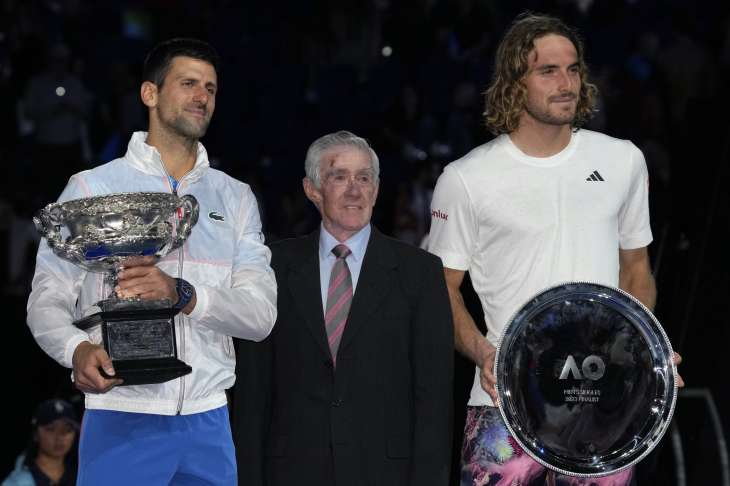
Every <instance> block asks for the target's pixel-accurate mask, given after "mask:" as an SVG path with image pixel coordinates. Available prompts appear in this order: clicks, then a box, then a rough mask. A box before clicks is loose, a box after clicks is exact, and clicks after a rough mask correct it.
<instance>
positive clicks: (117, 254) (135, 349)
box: [33, 192, 198, 385]
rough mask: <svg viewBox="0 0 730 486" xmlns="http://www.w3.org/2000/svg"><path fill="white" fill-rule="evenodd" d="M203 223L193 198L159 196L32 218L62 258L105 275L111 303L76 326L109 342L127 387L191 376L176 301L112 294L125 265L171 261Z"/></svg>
mask: <svg viewBox="0 0 730 486" xmlns="http://www.w3.org/2000/svg"><path fill="white" fill-rule="evenodd" d="M197 221H198V202H197V200H196V199H195V198H194V197H193V196H190V195H185V196H182V197H178V196H177V195H175V194H167V193H152V192H150V193H120V194H110V195H105V196H96V197H89V198H83V199H75V200H72V201H67V202H64V203H52V204H49V205H48V206H46V207H45V208H43V209H41V210H40V211H39V212H38V214H37V215H36V216H35V217H34V218H33V222H34V223H35V226H36V228H37V230H38V232H39V233H40V234H41V236H43V237H44V238H46V241H47V242H48V246H49V247H50V248H51V249H52V250H53V252H54V253H55V254H56V255H57V256H58V257H60V258H63V259H65V260H68V261H70V262H72V263H74V264H75V265H78V266H80V267H82V268H84V269H85V270H88V271H90V272H99V273H104V274H105V278H104V284H105V288H108V289H109V291H108V293H107V295H109V297H108V298H107V299H104V300H102V301H99V302H97V303H96V304H95V305H94V306H92V308H90V309H86V310H85V312H84V315H85V317H84V318H82V319H79V320H77V321H75V322H74V325H75V326H76V327H78V328H79V329H82V330H85V331H87V332H88V333H89V335H90V340H91V341H92V342H94V343H96V344H103V346H104V349H105V350H106V352H107V353H108V354H109V357H110V358H111V359H112V362H113V364H114V369H115V370H116V377H118V378H122V379H123V380H124V383H123V384H124V385H141V384H149V383H162V382H165V381H168V380H172V379H174V378H177V377H179V376H182V375H186V374H188V373H190V372H191V371H192V368H191V367H190V366H189V365H187V364H185V363H184V362H183V361H181V360H179V359H178V358H177V346H176V339H175V321H174V316H175V315H176V314H177V313H178V312H179V309H177V308H175V307H173V304H174V303H173V302H170V301H169V300H168V299H162V300H152V301H150V300H145V301H142V300H141V299H139V298H119V297H118V296H117V295H116V293H115V292H114V290H113V289H114V288H115V287H116V284H117V272H118V271H119V269H120V268H121V267H123V265H124V262H125V260H126V259H128V258H130V257H135V256H150V255H154V256H157V257H162V256H165V255H167V254H168V253H170V252H171V251H173V250H175V249H176V248H179V247H180V246H181V245H182V244H183V243H184V242H185V240H186V239H187V238H188V236H190V231H191V230H192V227H193V226H194V225H195V223H196V222H197ZM102 374H103V373H102Z"/></svg>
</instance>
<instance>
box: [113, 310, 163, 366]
mask: <svg viewBox="0 0 730 486" xmlns="http://www.w3.org/2000/svg"><path fill="white" fill-rule="evenodd" d="M174 332H175V329H174V326H173V325H172V323H171V322H170V320H169V319H140V320H139V321H116V322H114V321H111V322H107V324H106V333H105V334H106V340H107V342H108V343H109V357H110V358H112V359H143V358H159V357H165V356H172V357H174V356H175V349H174V348H173V347H172V344H174V341H173V340H172V335H173V333H174Z"/></svg>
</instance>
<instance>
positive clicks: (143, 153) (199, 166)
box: [124, 132, 210, 182]
mask: <svg viewBox="0 0 730 486" xmlns="http://www.w3.org/2000/svg"><path fill="white" fill-rule="evenodd" d="M146 141H147V132H134V133H133V134H132V138H131V139H130V140H129V145H128V146H127V153H126V154H125V155H124V158H125V160H126V162H127V163H128V164H130V165H132V167H134V168H135V169H137V170H139V171H142V172H144V173H145V174H151V175H157V176H162V177H167V171H166V170H165V166H164V164H163V163H162V158H161V157H160V152H158V150H157V149H156V148H155V147H153V146H152V145H147V142H146ZM209 167H210V162H208V152H207V151H206V150H205V147H203V144H202V143H200V142H198V156H197V159H196V160H195V166H194V167H193V170H191V171H190V172H188V173H187V174H185V180H186V181H188V182H194V181H196V180H198V179H200V178H201V177H202V176H203V174H204V173H205V171H206V170H208V168H209Z"/></svg>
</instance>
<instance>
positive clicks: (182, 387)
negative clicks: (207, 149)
mask: <svg viewBox="0 0 730 486" xmlns="http://www.w3.org/2000/svg"><path fill="white" fill-rule="evenodd" d="M160 165H162V170H163V171H164V172H165V175H166V176H167V185H168V186H169V188H170V191H171V192H172V193H173V194H174V195H176V196H177V195H178V194H177V188H179V187H180V186H181V184H182V182H183V180H185V176H187V175H188V174H189V173H190V172H192V170H191V171H190V172H188V174H185V175H184V176H182V178H181V179H180V180H179V181H177V188H173V187H172V183H171V182H170V178H171V176H170V173H169V172H167V167H165V164H164V162H162V158H160ZM194 168H195V166H193V169H194ZM184 247H185V244H184V243H183V245H182V246H181V247H180V249H179V250H178V269H177V270H178V276H179V277H180V278H182V275H183V256H184V249H185V248H184ZM173 319H174V318H173ZM184 319H185V317H184V314H183V312H182V311H180V312H179V313H178V314H177V319H176V320H177V327H178V329H179V330H180V332H179V333H177V334H178V337H179V338H180V341H179V342H178V345H177V348H178V351H179V352H178V359H179V360H180V361H185V325H184V322H183V320H184ZM184 401H185V376H181V377H180V394H179V395H178V399H177V410H176V412H175V415H180V412H181V411H182V407H183V402H184Z"/></svg>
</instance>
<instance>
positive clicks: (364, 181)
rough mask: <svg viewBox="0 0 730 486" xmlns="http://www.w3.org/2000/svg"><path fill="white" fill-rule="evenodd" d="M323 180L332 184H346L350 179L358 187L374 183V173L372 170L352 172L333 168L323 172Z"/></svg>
mask: <svg viewBox="0 0 730 486" xmlns="http://www.w3.org/2000/svg"><path fill="white" fill-rule="evenodd" d="M324 180H325V181H326V182H327V183H328V184H332V185H333V186H338V187H340V186H347V185H349V184H350V182H351V181H352V182H353V183H354V184H355V185H357V186H360V187H367V186H372V185H373V184H374V183H375V174H373V171H372V170H362V171H360V172H356V173H354V174H352V173H350V172H348V171H346V170H333V171H332V172H328V173H327V174H325V178H324Z"/></svg>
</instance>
